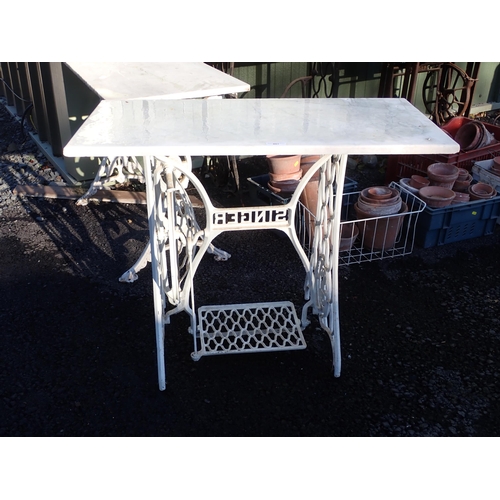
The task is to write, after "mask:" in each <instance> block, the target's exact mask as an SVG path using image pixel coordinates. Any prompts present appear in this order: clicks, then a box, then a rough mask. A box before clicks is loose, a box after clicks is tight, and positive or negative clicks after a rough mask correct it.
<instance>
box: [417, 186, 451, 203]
mask: <svg viewBox="0 0 500 500" xmlns="http://www.w3.org/2000/svg"><path fill="white" fill-rule="evenodd" d="M418 196H419V197H420V198H421V199H422V200H424V201H425V203H426V204H427V205H428V206H429V207H431V208H443V207H447V206H448V205H450V204H451V202H452V201H453V199H454V198H455V191H452V190H451V189H448V188H444V187H441V186H427V187H424V188H422V189H421V190H420V191H419V192H418Z"/></svg>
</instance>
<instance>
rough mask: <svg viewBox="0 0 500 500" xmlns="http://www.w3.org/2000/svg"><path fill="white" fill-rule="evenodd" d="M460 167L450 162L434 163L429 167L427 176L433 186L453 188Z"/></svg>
mask: <svg viewBox="0 0 500 500" xmlns="http://www.w3.org/2000/svg"><path fill="white" fill-rule="evenodd" d="M458 174H459V171H458V168H457V167H456V166H455V165H451V164H449V163H433V164H432V165H429V166H428V167H427V177H428V178H429V180H430V185H431V186H441V187H444V188H448V189H451V188H452V187H453V184H455V181H456V180H457V178H458Z"/></svg>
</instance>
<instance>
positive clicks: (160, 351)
mask: <svg viewBox="0 0 500 500" xmlns="http://www.w3.org/2000/svg"><path fill="white" fill-rule="evenodd" d="M152 160H153V159H152V157H150V156H146V157H144V176H145V181H146V199H147V213H148V226H149V241H150V249H151V269H152V273H153V303H154V318H155V331H156V356H157V365H158V386H159V388H160V391H164V390H165V389H166V374H165V323H164V319H163V308H164V298H163V297H162V286H161V276H160V269H159V258H160V256H159V244H158V239H157V237H158V232H157V226H156V221H157V213H156V211H157V206H156V196H155V191H156V189H155V184H154V181H153V174H152V164H151V162H152Z"/></svg>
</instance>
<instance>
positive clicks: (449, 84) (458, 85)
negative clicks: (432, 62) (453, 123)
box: [422, 63, 475, 125]
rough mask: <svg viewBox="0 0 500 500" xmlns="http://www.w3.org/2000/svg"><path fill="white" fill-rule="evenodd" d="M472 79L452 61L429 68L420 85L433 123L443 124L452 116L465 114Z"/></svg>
mask: <svg viewBox="0 0 500 500" xmlns="http://www.w3.org/2000/svg"><path fill="white" fill-rule="evenodd" d="M474 81H475V80H474V79H473V78H471V77H469V76H468V75H467V73H466V72H465V71H464V70H463V69H462V68H460V67H459V66H457V65H455V64H453V63H442V64H439V65H437V66H435V67H431V68H429V71H428V73H427V76H426V77H425V81H424V85H423V87H422V98H423V101H424V106H425V109H426V110H427V112H428V113H429V114H430V115H431V116H432V119H433V121H434V123H436V124H437V125H443V124H444V123H446V122H447V121H448V120H450V119H451V118H453V117H454V116H463V115H464V114H465V111H466V110H467V107H468V105H469V102H470V99H471V95H472V92H471V89H472V85H473V84H474Z"/></svg>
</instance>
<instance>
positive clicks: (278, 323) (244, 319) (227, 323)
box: [191, 301, 307, 360]
mask: <svg viewBox="0 0 500 500" xmlns="http://www.w3.org/2000/svg"><path fill="white" fill-rule="evenodd" d="M198 331H199V336H197V338H196V339H195V352H193V353H192V354H191V356H192V357H193V359H194V360H198V359H200V358H201V356H209V355H215V354H231V353H246V352H262V351H264V352H266V351H267V352H269V351H283V350H295V349H305V348H306V347H307V345H306V342H305V340H304V337H303V335H302V329H301V326H300V321H299V318H298V316H297V313H296V311H295V307H294V305H293V304H292V303H291V302H286V301H285V302H264V303H254V304H233V305H223V306H204V307H200V308H198Z"/></svg>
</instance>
